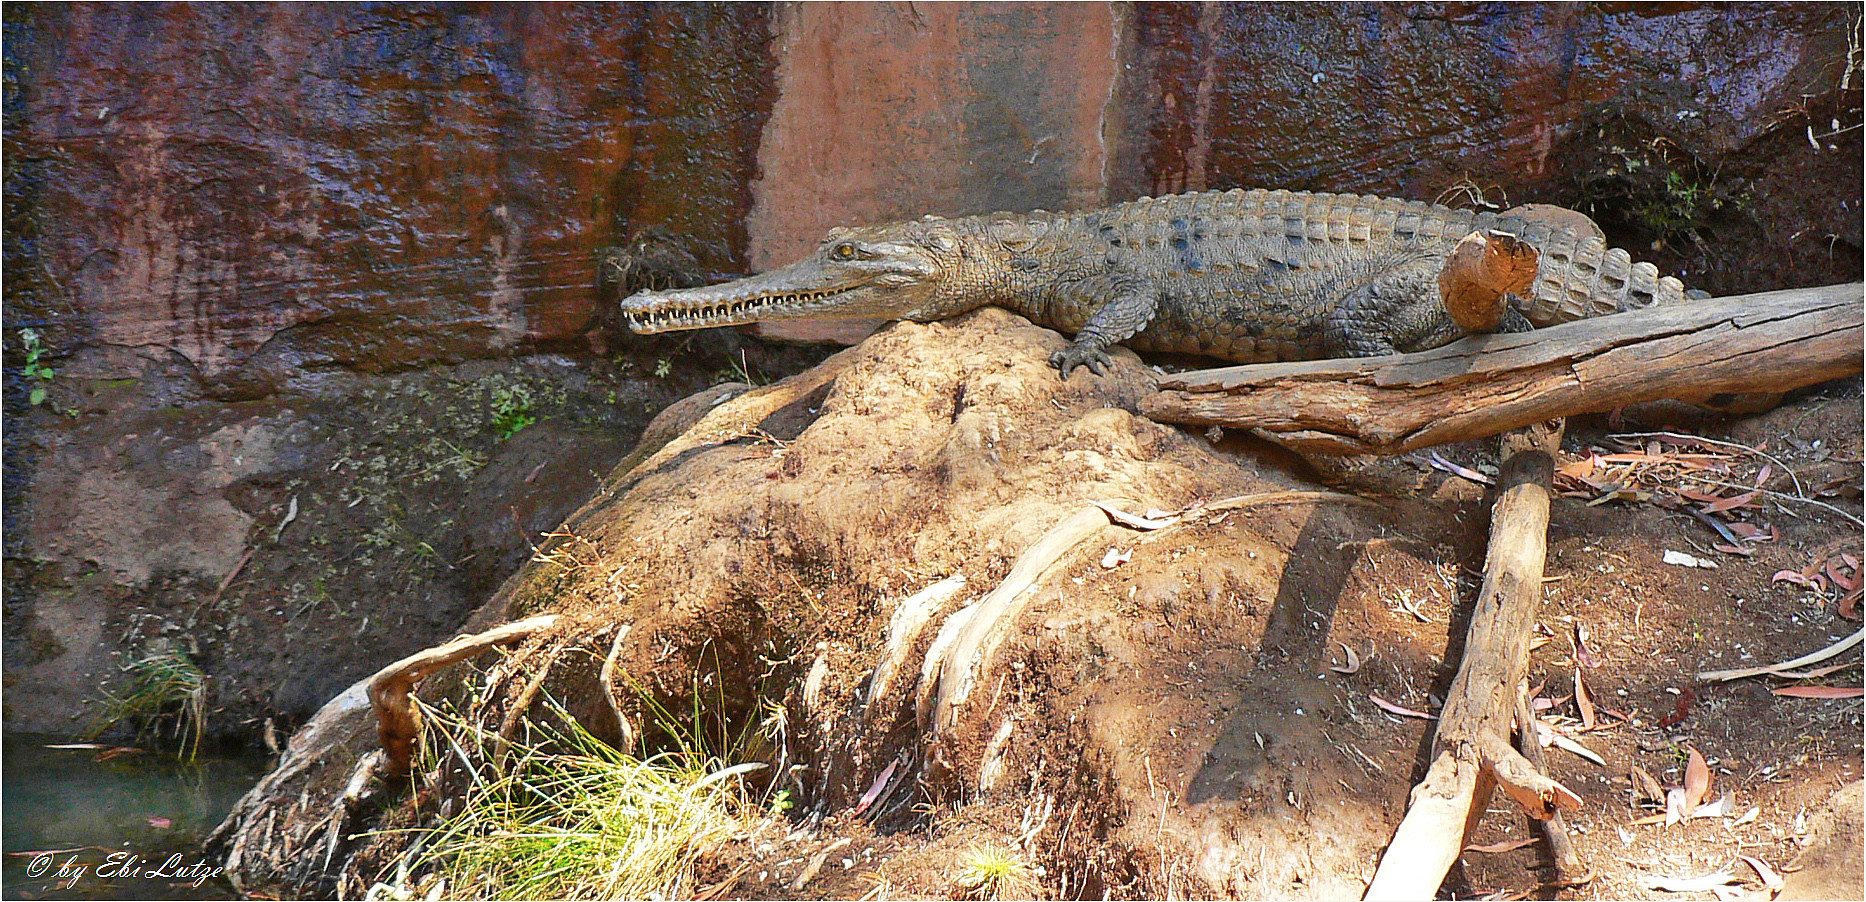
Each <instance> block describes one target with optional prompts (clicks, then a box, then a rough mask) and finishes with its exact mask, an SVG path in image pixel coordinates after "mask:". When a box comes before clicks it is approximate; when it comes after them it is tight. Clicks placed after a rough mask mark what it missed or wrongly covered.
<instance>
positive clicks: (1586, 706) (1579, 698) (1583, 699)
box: [1574, 667, 1595, 732]
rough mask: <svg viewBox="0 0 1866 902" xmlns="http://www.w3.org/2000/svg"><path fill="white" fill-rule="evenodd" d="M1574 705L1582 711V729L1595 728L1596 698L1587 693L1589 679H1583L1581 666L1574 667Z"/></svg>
mask: <svg viewBox="0 0 1866 902" xmlns="http://www.w3.org/2000/svg"><path fill="white" fill-rule="evenodd" d="M1574 706H1575V707H1576V708H1578V709H1580V711H1581V731H1582V732H1586V731H1588V730H1592V729H1594V727H1595V723H1594V700H1593V699H1591V698H1589V697H1588V695H1587V681H1585V680H1583V679H1581V668H1579V667H1576V668H1575V669H1574Z"/></svg>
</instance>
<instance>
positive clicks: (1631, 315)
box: [1141, 283, 1863, 454]
mask: <svg viewBox="0 0 1866 902" xmlns="http://www.w3.org/2000/svg"><path fill="white" fill-rule="evenodd" d="M1862 291H1863V289H1862V286H1861V285H1860V284H1859V283H1852V284H1847V285H1829V286H1826V287H1823V288H1804V289H1791V290H1788V291H1772V292H1765V293H1762V294H1750V295H1738V296H1734V297H1727V298H1717V299H1711V300H1703V301H1693V302H1691V303H1686V304H1673V305H1668V306H1663V307H1651V308H1647V309H1645V310H1637V311H1632V312H1628V313H1620V314H1615V315H1613V316H1603V317H1596V318H1594V319H1588V320H1582V321H1579V322H1573V323H1563V324H1560V325H1556V326H1550V327H1548V328H1545V329H1537V330H1535V331H1534V332H1523V333H1507V334H1492V335H1480V336H1474V337H1471V338H1466V339H1463V340H1461V341H1457V342H1454V343H1452V344H1450V345H1446V346H1445V347H1442V348H1438V349H1435V350H1432V351H1425V352H1421V353H1417V354H1401V355H1397V356H1392V357H1367V358H1358V359H1338V360H1312V361H1305V362H1300V363H1272V364H1252V365H1248V366H1235V367H1224V368H1222V369H1212V370H1200V371H1196V372H1189V373H1181V374H1179V375H1176V376H1168V377H1165V378H1163V379H1161V381H1160V388H1161V389H1162V391H1160V392H1158V393H1156V394H1154V395H1152V396H1150V397H1148V398H1145V399H1143V400H1142V403H1141V412H1142V413H1144V414H1146V415H1147V416H1149V417H1152V418H1154V419H1156V420H1160V421H1163V422H1169V423H1185V424H1189V425H1199V426H1227V427H1232V428H1238V429H1254V430H1257V431H1258V432H1259V433H1260V434H1263V435H1266V437H1269V438H1271V439H1273V440H1275V441H1277V442H1280V443H1282V444H1284V445H1287V446H1289V447H1292V448H1294V449H1296V450H1299V451H1303V452H1319V453H1329V454H1366V453H1377V454H1393V453H1399V452H1403V451H1410V450H1412V449H1415V448H1422V447H1426V446H1428V445H1435V444H1440V443H1443V442H1452V441H1461V440H1464V439H1471V438H1479V437H1483V436H1487V435H1496V434H1499V433H1502V432H1505V431H1508V430H1510V429H1516V428H1519V427H1522V426H1527V425H1529V424H1531V423H1538V422H1542V421H1545V420H1551V419H1555V418H1557V417H1562V416H1569V415H1572V414H1579V413H1593V412H1598V411H1605V410H1611V409H1613V408H1615V407H1621V406H1625V405H1627V404H1634V403H1638V402H1641V401H1652V400H1657V399H1660V398H1675V399H1681V400H1702V399H1704V398H1707V397H1709V396H1711V395H1715V394H1720V393H1737V392H1780V391H1788V390H1790V389H1794V388H1800V387H1802V386H1806V385H1812V384H1815V383H1819V382H1825V381H1827V380H1830V379H1838V378H1841V377H1843V376H1848V375H1853V374H1857V373H1859V372H1860V368H1861V334H1862V330H1861V321H1862V306H1863V303H1862Z"/></svg>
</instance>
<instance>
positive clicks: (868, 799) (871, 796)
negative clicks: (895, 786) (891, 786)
mask: <svg viewBox="0 0 1866 902" xmlns="http://www.w3.org/2000/svg"><path fill="white" fill-rule="evenodd" d="M900 763H901V759H899V758H896V759H894V760H893V761H889V762H888V766H887V768H886V769H884V770H882V772H881V776H879V777H876V778H875V785H873V786H870V787H868V791H867V792H865V793H862V799H861V801H859V802H857V803H856V804H855V813H856V814H858V815H859V814H861V813H862V812H864V811H867V810H868V806H870V805H873V804H875V800H876V799H878V798H880V797H881V790H883V789H885V788H887V785H888V781H889V780H891V779H893V778H894V768H895V766H896V765H898V764H900Z"/></svg>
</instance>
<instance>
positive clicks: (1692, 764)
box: [1685, 745, 1711, 816]
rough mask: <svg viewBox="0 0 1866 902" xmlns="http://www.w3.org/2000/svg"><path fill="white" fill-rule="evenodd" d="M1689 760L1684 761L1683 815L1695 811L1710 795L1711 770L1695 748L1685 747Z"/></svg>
mask: <svg viewBox="0 0 1866 902" xmlns="http://www.w3.org/2000/svg"><path fill="white" fill-rule="evenodd" d="M1685 751H1687V752H1689V753H1690V758H1689V759H1688V760H1686V761H1685V814H1686V815H1687V816H1689V815H1690V814H1691V812H1693V811H1696V810H1697V808H1698V806H1699V805H1702V804H1704V799H1705V798H1707V797H1708V796H1709V795H1710V788H1711V769H1710V765H1709V764H1707V763H1705V761H1704V755H1703V754H1702V753H1700V752H1699V751H1698V750H1697V747H1696V746H1689V745H1688V746H1685Z"/></svg>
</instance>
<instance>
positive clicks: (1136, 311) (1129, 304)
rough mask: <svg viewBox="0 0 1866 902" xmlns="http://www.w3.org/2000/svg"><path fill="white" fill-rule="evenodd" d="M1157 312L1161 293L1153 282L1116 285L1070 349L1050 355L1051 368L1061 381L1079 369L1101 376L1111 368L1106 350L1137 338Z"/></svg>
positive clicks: (1119, 283) (1122, 281) (1071, 344)
mask: <svg viewBox="0 0 1866 902" xmlns="http://www.w3.org/2000/svg"><path fill="white" fill-rule="evenodd" d="M1159 309H1160V291H1159V289H1158V287H1156V286H1155V285H1154V284H1153V282H1151V281H1149V280H1146V279H1123V280H1120V281H1117V282H1115V283H1114V293H1113V295H1112V296H1111V297H1110V298H1109V299H1108V302H1107V303H1105V304H1103V305H1102V306H1101V307H1100V309H1098V310H1096V311H1095V314H1094V315H1093V316H1091V317H1089V321H1088V322H1087V323H1085V324H1084V325H1083V326H1082V328H1081V329H1079V330H1077V331H1076V338H1075V341H1074V342H1071V343H1070V345H1069V347H1066V348H1064V349H1062V350H1060V351H1057V352H1056V353H1054V354H1051V355H1050V365H1051V366H1053V367H1056V369H1057V370H1058V371H1060V372H1061V373H1062V377H1063V378H1064V379H1067V378H1069V374H1070V373H1071V372H1073V371H1074V370H1075V368H1076V367H1079V366H1086V367H1088V368H1089V372H1091V373H1094V374H1095V375H1097V376H1100V375H1103V373H1104V372H1105V371H1106V370H1107V368H1108V367H1110V366H1112V365H1113V364H1114V361H1113V360H1111V359H1109V357H1108V348H1109V347H1111V346H1113V345H1115V344H1118V343H1120V342H1123V341H1126V340H1127V339H1129V338H1133V337H1134V336H1136V335H1139V334H1140V331H1141V330H1142V329H1145V328H1147V324H1148V323H1150V322H1153V316H1154V314H1155V313H1157V312H1158V311H1159Z"/></svg>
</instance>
